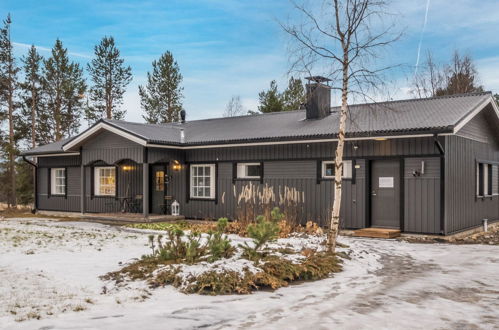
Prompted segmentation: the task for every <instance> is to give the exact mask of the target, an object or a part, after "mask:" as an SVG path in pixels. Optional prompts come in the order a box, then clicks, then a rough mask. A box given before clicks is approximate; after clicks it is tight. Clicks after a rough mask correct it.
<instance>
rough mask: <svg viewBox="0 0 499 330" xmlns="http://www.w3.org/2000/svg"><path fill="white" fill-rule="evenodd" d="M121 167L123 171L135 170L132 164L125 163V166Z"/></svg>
mask: <svg viewBox="0 0 499 330" xmlns="http://www.w3.org/2000/svg"><path fill="white" fill-rule="evenodd" d="M121 169H122V170H123V171H131V170H133V166H130V165H123V166H122V167H121Z"/></svg>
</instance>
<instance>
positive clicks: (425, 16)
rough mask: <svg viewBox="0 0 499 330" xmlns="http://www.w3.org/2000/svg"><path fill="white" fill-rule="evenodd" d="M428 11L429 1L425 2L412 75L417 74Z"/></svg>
mask: <svg viewBox="0 0 499 330" xmlns="http://www.w3.org/2000/svg"><path fill="white" fill-rule="evenodd" d="M429 9H430V0H427V1H426V12H425V14H424V23H423V29H422V30H421V35H420V36H419V45H418V56H417V57H416V69H414V75H416V74H417V73H418V66H419V57H420V55H421V44H422V43H423V34H424V31H425V29H426V22H428V10H429Z"/></svg>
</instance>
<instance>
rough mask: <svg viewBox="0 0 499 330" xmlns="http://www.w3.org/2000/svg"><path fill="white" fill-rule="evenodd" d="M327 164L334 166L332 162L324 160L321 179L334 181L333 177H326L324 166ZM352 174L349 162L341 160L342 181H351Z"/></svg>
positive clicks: (350, 162) (351, 165)
mask: <svg viewBox="0 0 499 330" xmlns="http://www.w3.org/2000/svg"><path fill="white" fill-rule="evenodd" d="M328 164H333V165H334V160H325V161H323V162H322V173H321V174H322V178H323V179H334V174H333V175H326V166H327V165H328ZM352 174H353V164H352V161H351V160H343V179H351V178H352Z"/></svg>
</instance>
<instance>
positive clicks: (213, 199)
mask: <svg viewBox="0 0 499 330" xmlns="http://www.w3.org/2000/svg"><path fill="white" fill-rule="evenodd" d="M189 200H190V201H208V202H214V201H215V198H202V197H189Z"/></svg>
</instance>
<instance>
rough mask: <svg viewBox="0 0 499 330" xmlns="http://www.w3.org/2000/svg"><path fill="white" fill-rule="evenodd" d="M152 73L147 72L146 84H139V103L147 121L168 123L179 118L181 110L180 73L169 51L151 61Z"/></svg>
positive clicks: (181, 89) (181, 88)
mask: <svg viewBox="0 0 499 330" xmlns="http://www.w3.org/2000/svg"><path fill="white" fill-rule="evenodd" d="M152 67H153V70H152V73H150V72H148V73H147V85H146V86H145V87H143V86H139V95H140V99H141V100H140V105H141V106H142V109H144V111H145V115H144V116H143V118H144V119H145V120H146V121H147V122H148V123H153V124H155V123H170V122H175V121H178V120H179V116H180V111H181V110H182V101H181V100H182V98H183V95H182V91H183V87H181V86H180V84H181V83H182V75H181V74H180V69H179V66H178V64H177V61H175V59H174V58H173V55H172V53H171V52H169V51H167V52H166V53H164V54H163V55H161V57H160V59H159V60H158V61H153V62H152Z"/></svg>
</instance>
